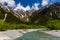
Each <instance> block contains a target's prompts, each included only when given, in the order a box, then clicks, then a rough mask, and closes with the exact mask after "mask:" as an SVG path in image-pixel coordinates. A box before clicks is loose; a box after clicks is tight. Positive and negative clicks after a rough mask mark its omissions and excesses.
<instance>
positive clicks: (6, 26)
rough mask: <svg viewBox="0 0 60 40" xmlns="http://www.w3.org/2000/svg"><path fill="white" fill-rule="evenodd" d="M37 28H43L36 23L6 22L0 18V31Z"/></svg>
mask: <svg viewBox="0 0 60 40" xmlns="http://www.w3.org/2000/svg"><path fill="white" fill-rule="evenodd" d="M32 28H33V29H36V28H37V29H39V28H45V27H44V26H41V25H36V24H29V25H28V24H23V23H20V24H16V23H7V22H4V21H3V20H0V31H5V30H12V29H32Z"/></svg>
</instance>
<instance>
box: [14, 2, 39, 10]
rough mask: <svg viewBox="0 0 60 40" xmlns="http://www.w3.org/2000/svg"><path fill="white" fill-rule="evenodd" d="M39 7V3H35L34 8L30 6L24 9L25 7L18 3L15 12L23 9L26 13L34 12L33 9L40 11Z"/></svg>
mask: <svg viewBox="0 0 60 40" xmlns="http://www.w3.org/2000/svg"><path fill="white" fill-rule="evenodd" d="M38 6H39V3H35V4H34V5H32V8H31V7H30V6H29V5H27V6H26V7H24V6H22V5H21V3H18V4H17V6H16V8H15V9H14V10H17V9H20V10H21V9H23V10H24V11H27V10H32V9H34V10H38V9H39V7H38Z"/></svg>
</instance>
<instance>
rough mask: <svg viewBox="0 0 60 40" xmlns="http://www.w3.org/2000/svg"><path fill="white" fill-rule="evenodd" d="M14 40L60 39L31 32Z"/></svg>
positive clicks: (42, 33) (40, 32) (39, 32)
mask: <svg viewBox="0 0 60 40" xmlns="http://www.w3.org/2000/svg"><path fill="white" fill-rule="evenodd" d="M16 40H60V37H55V36H52V35H49V34H46V33H44V32H43V31H33V32H29V33H26V34H24V35H23V36H22V37H20V38H17V39H16Z"/></svg>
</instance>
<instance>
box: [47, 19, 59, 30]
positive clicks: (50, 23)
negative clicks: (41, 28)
mask: <svg viewBox="0 0 60 40" xmlns="http://www.w3.org/2000/svg"><path fill="white" fill-rule="evenodd" d="M47 24H48V26H47V28H50V29H52V30H53V29H55V30H60V20H49V21H48V22H47Z"/></svg>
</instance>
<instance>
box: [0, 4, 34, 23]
mask: <svg viewBox="0 0 60 40" xmlns="http://www.w3.org/2000/svg"><path fill="white" fill-rule="evenodd" d="M32 12H33V11H31V10H29V11H24V10H23V9H17V10H14V9H12V8H10V7H6V6H4V5H2V4H0V19H2V20H3V21H6V22H11V21H12V22H17V23H18V22H20V21H24V22H26V21H29V17H30V16H31V15H32Z"/></svg>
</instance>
